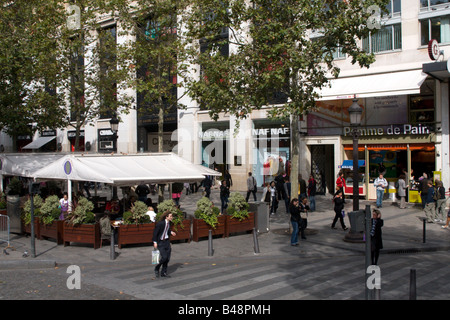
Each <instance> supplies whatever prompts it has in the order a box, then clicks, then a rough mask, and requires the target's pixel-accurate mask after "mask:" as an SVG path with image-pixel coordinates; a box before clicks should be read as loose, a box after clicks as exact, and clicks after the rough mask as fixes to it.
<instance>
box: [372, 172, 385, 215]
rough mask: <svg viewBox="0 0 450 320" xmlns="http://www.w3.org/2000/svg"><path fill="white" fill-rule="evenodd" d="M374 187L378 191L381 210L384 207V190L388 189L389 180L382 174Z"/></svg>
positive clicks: (378, 206)
mask: <svg viewBox="0 0 450 320" xmlns="http://www.w3.org/2000/svg"><path fill="white" fill-rule="evenodd" d="M373 185H374V187H375V188H376V190H377V208H381V207H383V196H384V190H385V189H386V188H387V187H388V183H387V180H386V179H385V178H384V177H383V174H382V173H380V176H379V177H378V178H376V179H375V181H374V183H373Z"/></svg>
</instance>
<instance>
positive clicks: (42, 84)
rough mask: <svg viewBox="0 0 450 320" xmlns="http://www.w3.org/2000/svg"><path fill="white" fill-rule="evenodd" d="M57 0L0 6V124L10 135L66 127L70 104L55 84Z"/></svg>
mask: <svg viewBox="0 0 450 320" xmlns="http://www.w3.org/2000/svg"><path fill="white" fill-rule="evenodd" d="M61 9H62V8H61V3H59V1H53V0H50V1H40V0H31V1H28V0H27V1H25V0H14V1H3V3H2V4H1V10H0V32H1V33H2V36H1V37H0V48H1V49H0V129H2V130H3V131H4V132H6V133H7V134H8V135H10V136H11V137H12V140H13V149H14V150H16V139H17V136H18V135H33V134H34V133H35V132H36V131H37V130H39V131H40V130H45V129H48V128H52V129H54V128H60V127H64V126H65V124H66V122H65V119H66V116H65V115H66V108H65V107H64V106H63V103H62V101H63V95H61V93H60V92H58V90H57V86H58V83H59V82H60V80H61V78H60V76H61V72H60V70H59V66H58V64H57V57H58V53H59V47H58V37H59V35H60V31H59V30H58V29H57V28H55V25H58V24H61V23H62V22H63V21H64V20H63V19H61V16H59V15H58V14H57V12H58V11H59V10H61Z"/></svg>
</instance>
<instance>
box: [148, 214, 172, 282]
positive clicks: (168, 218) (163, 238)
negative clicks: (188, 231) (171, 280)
mask: <svg viewBox="0 0 450 320" xmlns="http://www.w3.org/2000/svg"><path fill="white" fill-rule="evenodd" d="M172 219H173V216H172V213H170V212H168V211H167V212H165V213H164V214H163V215H162V217H161V220H160V221H159V222H158V223H157V224H156V226H155V231H153V247H154V248H155V250H159V254H160V258H159V263H158V264H157V265H156V267H155V275H156V277H159V269H160V268H161V266H162V269H161V277H168V274H167V265H168V264H169V260H170V253H171V251H172V248H171V246H170V235H172V236H175V235H176V233H175V232H173V231H171V222H172Z"/></svg>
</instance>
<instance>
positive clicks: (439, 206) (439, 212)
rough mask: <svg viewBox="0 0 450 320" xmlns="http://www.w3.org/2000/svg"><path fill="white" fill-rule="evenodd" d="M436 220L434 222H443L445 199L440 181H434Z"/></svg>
mask: <svg viewBox="0 0 450 320" xmlns="http://www.w3.org/2000/svg"><path fill="white" fill-rule="evenodd" d="M435 184H436V194H437V201H436V219H435V222H444V215H445V206H446V203H447V199H446V198H445V188H444V184H443V183H442V181H441V180H438V179H436V182H435Z"/></svg>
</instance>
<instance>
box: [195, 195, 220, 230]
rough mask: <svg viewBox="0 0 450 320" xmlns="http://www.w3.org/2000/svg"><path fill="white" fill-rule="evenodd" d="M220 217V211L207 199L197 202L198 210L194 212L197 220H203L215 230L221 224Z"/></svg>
mask: <svg viewBox="0 0 450 320" xmlns="http://www.w3.org/2000/svg"><path fill="white" fill-rule="evenodd" d="M219 215H220V209H219V208H218V207H214V204H213V203H212V202H211V200H209V198H207V197H203V198H201V199H200V200H198V201H197V210H195V212H194V217H195V218H196V219H203V221H205V223H206V224H208V225H209V226H210V227H211V228H213V229H215V228H216V225H217V224H218V223H219V221H218V216H219Z"/></svg>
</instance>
